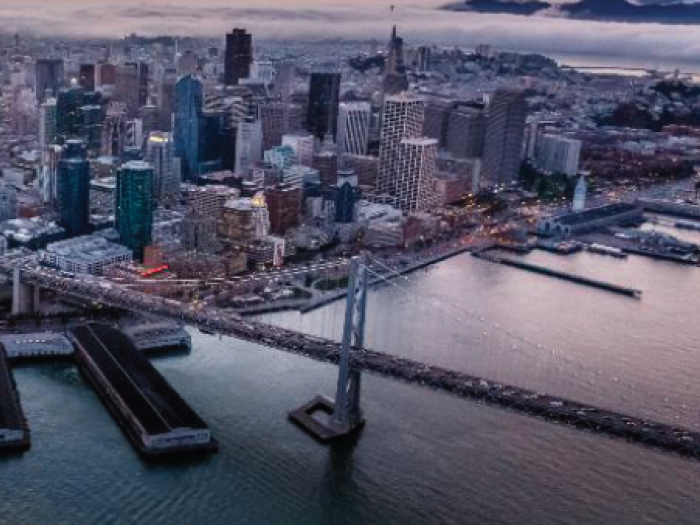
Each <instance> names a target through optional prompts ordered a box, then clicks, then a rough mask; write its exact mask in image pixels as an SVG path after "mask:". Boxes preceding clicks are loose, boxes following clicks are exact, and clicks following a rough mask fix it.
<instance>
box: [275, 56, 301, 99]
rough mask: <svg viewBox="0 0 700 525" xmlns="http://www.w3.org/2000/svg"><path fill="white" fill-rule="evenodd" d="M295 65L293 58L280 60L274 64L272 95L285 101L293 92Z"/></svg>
mask: <svg viewBox="0 0 700 525" xmlns="http://www.w3.org/2000/svg"><path fill="white" fill-rule="evenodd" d="M296 71H297V65H296V62H294V61H293V60H280V61H279V62H277V63H276V64H275V78H274V86H273V88H272V96H273V97H274V98H276V99H279V100H282V101H283V102H286V101H287V100H289V97H291V96H292V93H293V92H294V83H295V81H296Z"/></svg>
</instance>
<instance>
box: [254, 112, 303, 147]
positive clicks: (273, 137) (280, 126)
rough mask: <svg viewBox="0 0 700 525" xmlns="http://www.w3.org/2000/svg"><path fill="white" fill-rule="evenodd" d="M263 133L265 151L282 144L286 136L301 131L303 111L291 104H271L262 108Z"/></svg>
mask: <svg viewBox="0 0 700 525" xmlns="http://www.w3.org/2000/svg"><path fill="white" fill-rule="evenodd" d="M260 122H261V124H262V133H263V151H267V150H269V149H272V148H274V147H276V146H280V145H281V144H282V137H283V136H284V135H287V134H290V133H294V132H296V131H300V130H301V128H302V109H301V106H298V105H297V104H292V103H289V102H270V103H267V104H263V105H262V106H260Z"/></svg>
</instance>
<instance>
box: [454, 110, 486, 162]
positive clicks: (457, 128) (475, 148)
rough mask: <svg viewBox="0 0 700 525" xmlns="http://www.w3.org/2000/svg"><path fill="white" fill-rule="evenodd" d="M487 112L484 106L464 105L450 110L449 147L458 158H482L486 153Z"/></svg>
mask: <svg viewBox="0 0 700 525" xmlns="http://www.w3.org/2000/svg"><path fill="white" fill-rule="evenodd" d="M485 137H486V114H485V112H484V110H483V109H482V108H478V107H469V106H462V107H458V108H456V109H454V110H452V111H451V112H450V116H449V120H448V128H447V149H448V151H449V152H450V153H451V154H452V156H454V157H457V158H467V159H471V158H480V157H481V156H482V155H483V154H484V139H485Z"/></svg>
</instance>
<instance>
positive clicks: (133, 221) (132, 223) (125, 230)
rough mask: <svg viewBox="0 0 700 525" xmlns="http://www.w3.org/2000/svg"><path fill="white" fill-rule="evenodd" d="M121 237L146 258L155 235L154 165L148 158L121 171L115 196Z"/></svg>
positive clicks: (135, 162) (134, 250)
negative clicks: (148, 247)
mask: <svg viewBox="0 0 700 525" xmlns="http://www.w3.org/2000/svg"><path fill="white" fill-rule="evenodd" d="M115 211H116V226H117V231H118V232H119V239H120V241H121V243H122V244H124V245H125V246H126V247H127V248H129V249H131V250H133V252H134V257H135V258H136V259H138V260H140V261H142V260H143V254H144V249H145V248H146V246H148V245H149V244H151V241H152V236H153V168H152V167H151V166H149V165H148V164H146V163H145V162H139V161H133V162H127V163H126V164H124V165H123V166H122V167H121V168H119V171H118V172H117V191H116V200H115Z"/></svg>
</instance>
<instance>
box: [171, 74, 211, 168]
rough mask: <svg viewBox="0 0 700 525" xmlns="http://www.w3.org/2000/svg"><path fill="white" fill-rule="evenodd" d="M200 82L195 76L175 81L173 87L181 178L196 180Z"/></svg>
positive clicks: (199, 130)
mask: <svg viewBox="0 0 700 525" xmlns="http://www.w3.org/2000/svg"><path fill="white" fill-rule="evenodd" d="M203 104H204V95H203V91H202V81H201V80H200V79H199V78H198V77H196V76H195V75H187V76H184V77H182V78H181V79H180V80H178V82H177V85H176V87H175V131H174V139H175V155H176V156H177V157H179V158H180V161H181V167H182V178H183V180H186V181H192V180H196V179H197V177H198V176H199V174H200V166H199V164H200V133H201V131H202V127H203V111H204V109H203Z"/></svg>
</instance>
